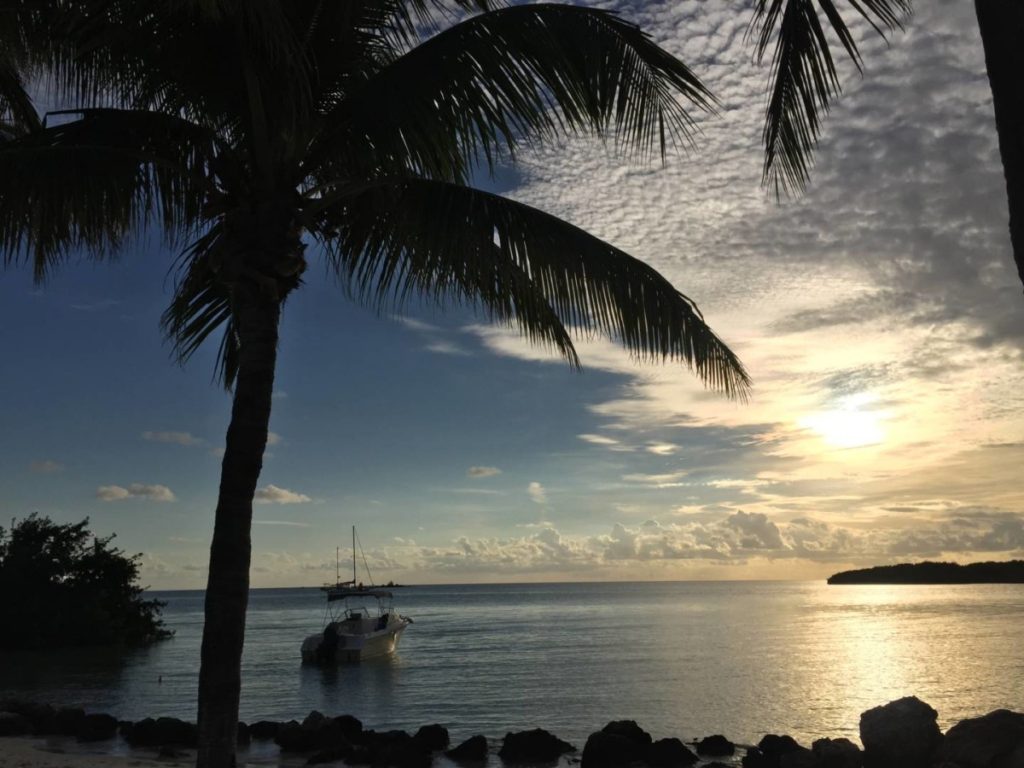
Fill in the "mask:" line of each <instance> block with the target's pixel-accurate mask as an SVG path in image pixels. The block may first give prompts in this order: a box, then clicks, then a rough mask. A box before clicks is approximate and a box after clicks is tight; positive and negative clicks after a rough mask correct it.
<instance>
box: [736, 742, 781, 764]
mask: <svg viewBox="0 0 1024 768" xmlns="http://www.w3.org/2000/svg"><path fill="white" fill-rule="evenodd" d="M778 764H779V763H778V759H777V758H774V757H766V756H765V755H764V753H763V752H761V750H760V749H758V748H757V747H747V751H746V753H745V754H744V755H743V760H741V761H740V765H742V766H743V768H778Z"/></svg>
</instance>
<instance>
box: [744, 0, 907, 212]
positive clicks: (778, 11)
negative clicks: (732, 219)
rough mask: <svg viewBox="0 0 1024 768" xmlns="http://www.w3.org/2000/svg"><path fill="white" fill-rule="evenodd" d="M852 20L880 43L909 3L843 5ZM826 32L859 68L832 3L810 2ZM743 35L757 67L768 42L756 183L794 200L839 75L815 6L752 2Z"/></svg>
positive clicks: (779, 0) (869, 0)
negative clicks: (768, 80)
mask: <svg viewBox="0 0 1024 768" xmlns="http://www.w3.org/2000/svg"><path fill="white" fill-rule="evenodd" d="M847 3H848V4H849V6H850V7H851V8H852V9H853V10H854V12H855V13H856V14H858V15H859V16H860V17H862V18H863V19H865V20H866V21H867V22H868V23H869V24H870V25H871V26H872V28H874V30H875V31H876V32H877V33H878V34H880V35H882V36H883V37H884V36H886V35H887V34H888V33H889V32H892V31H894V30H896V29H900V28H902V19H903V18H904V17H905V16H906V15H908V14H909V13H910V10H911V3H910V0H847ZM817 5H818V6H820V8H821V12H822V14H823V15H824V16H825V19H826V21H827V23H828V25H829V26H830V27H831V29H832V32H833V33H834V34H835V36H836V37H837V38H838V39H839V42H840V44H841V45H842V47H843V49H844V50H845V51H846V54H847V56H848V57H849V58H850V60H851V61H853V63H854V64H855V65H856V67H857V69H858V70H860V69H861V67H862V61H861V56H860V51H859V50H858V48H857V43H856V41H855V40H854V37H853V33H852V32H851V30H850V28H849V26H848V24H847V22H846V20H845V18H844V17H843V14H842V13H841V12H840V10H839V8H838V7H837V5H836V2H835V0H817ZM748 35H750V36H751V37H753V38H755V43H754V47H755V54H754V56H755V60H756V61H757V62H758V63H761V62H762V61H763V60H764V56H765V53H766V52H767V51H768V48H769V47H770V46H771V44H772V40H774V41H775V46H774V51H773V53H772V64H771V85H770V87H769V96H768V104H767V106H766V108H765V123H764V130H763V133H762V139H763V142H764V147H765V160H764V170H763V179H762V180H763V183H764V184H765V185H766V186H768V187H770V188H772V189H773V190H774V192H775V195H776V197H782V196H783V195H788V194H792V193H795V192H800V191H802V190H803V188H804V187H805V186H806V184H807V181H808V180H809V178H810V167H811V164H812V162H813V158H814V147H815V144H816V143H817V140H818V138H819V136H820V135H821V120H822V116H823V115H824V114H826V113H827V112H828V109H829V104H830V102H831V100H832V99H833V98H834V97H836V96H837V95H838V94H839V92H840V90H841V85H840V83H839V75H838V72H837V70H836V65H835V60H834V59H833V56H832V51H831V48H830V47H829V43H828V38H827V36H826V33H825V28H824V26H823V25H822V22H821V19H820V18H819V15H818V9H817V8H816V7H815V2H814V0H757V2H756V5H755V7H754V16H753V18H752V20H751V25H750V28H749V30H748Z"/></svg>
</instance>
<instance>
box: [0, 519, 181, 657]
mask: <svg viewBox="0 0 1024 768" xmlns="http://www.w3.org/2000/svg"><path fill="white" fill-rule="evenodd" d="M88 525H89V519H88V518H86V519H85V520H83V521H82V522H80V523H74V524H71V523H66V524H60V523H55V522H53V521H52V520H50V519H49V518H48V517H40V516H39V515H37V514H32V515H30V516H29V517H27V518H25V519H24V520H20V521H14V523H13V524H12V526H11V529H10V530H5V529H4V528H2V527H0V605H3V606H4V621H3V627H4V629H3V631H2V632H0V648H59V647H67V646H83V645H145V644H147V643H151V642H154V641H156V640H162V639H164V638H166V637H169V636H170V635H171V632H169V631H168V630H167V629H165V628H164V626H163V621H162V620H161V618H160V608H161V607H162V605H163V603H161V602H159V601H158V600H144V599H142V592H143V588H142V587H140V586H139V585H138V583H137V582H138V576H139V562H138V561H139V555H133V556H130V557H129V556H127V555H125V554H124V552H123V551H121V550H120V549H117V548H116V547H112V546H110V542H111V541H112V540H113V539H114V536H108V537H106V538H99V537H97V536H95V535H93V533H92V532H91V531H90V530H89V528H88Z"/></svg>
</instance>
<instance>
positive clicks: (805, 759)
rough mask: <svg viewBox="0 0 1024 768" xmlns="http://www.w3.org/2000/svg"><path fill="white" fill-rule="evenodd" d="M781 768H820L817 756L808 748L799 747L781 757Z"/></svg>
mask: <svg viewBox="0 0 1024 768" xmlns="http://www.w3.org/2000/svg"><path fill="white" fill-rule="evenodd" d="M779 768H820V766H819V764H818V758H817V756H816V755H815V754H814V753H813V752H812V751H811V750H809V749H807V747H801V746H797V748H796V749H791V750H790V751H789V752H785V753H784V754H782V755H780V756H779Z"/></svg>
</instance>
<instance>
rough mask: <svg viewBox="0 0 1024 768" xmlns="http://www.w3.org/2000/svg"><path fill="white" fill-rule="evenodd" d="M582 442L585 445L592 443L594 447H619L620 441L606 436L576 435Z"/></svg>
mask: <svg viewBox="0 0 1024 768" xmlns="http://www.w3.org/2000/svg"><path fill="white" fill-rule="evenodd" d="M576 437H578V438H579V439H580V440H582V441H583V442H585V443H591V444H592V445H618V444H619V441H618V440H616V439H615V438H614V437H607V436H606V435H591V434H583V435H576Z"/></svg>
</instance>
